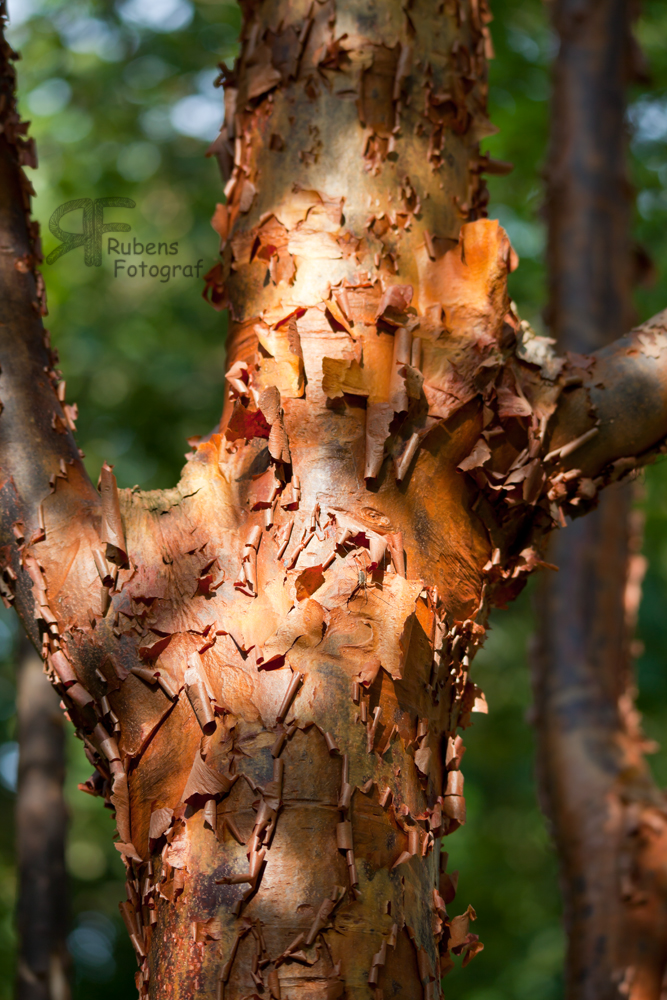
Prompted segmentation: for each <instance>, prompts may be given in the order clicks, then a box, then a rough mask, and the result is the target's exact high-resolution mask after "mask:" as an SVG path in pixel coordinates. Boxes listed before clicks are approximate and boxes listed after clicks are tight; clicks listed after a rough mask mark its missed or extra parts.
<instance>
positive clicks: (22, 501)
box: [0, 3, 100, 640]
mask: <svg viewBox="0 0 667 1000" xmlns="http://www.w3.org/2000/svg"><path fill="white" fill-rule="evenodd" d="M5 18H6V12H5V5H4V3H3V4H1V5H0V22H1V26H2V27H3V28H4V22H5ZM14 57H15V56H14V53H13V52H12V50H11V48H10V46H9V45H8V44H7V42H6V41H5V40H4V37H3V38H2V40H1V41H0V404H1V406H2V411H1V412H2V419H1V420H0V457H1V467H2V484H1V487H0V545H4V546H7V545H10V544H11V543H13V542H14V541H15V540H16V538H18V537H22V538H23V539H25V540H29V539H31V538H33V537H36V536H38V535H39V534H40V532H41V531H42V529H43V527H44V522H43V510H42V506H41V505H42V502H43V501H44V500H45V499H46V498H47V497H48V496H49V494H51V493H53V491H54V489H55V484H56V479H60V480H65V479H67V477H69V476H71V477H72V482H73V483H76V487H75V489H74V490H69V491H67V498H66V500H65V497H64V496H63V491H60V495H59V497H58V499H57V500H56V501H55V502H52V503H51V510H52V514H53V517H54V519H55V520H61V521H62V519H63V518H64V519H65V520H67V521H68V523H71V519H72V518H81V519H83V520H84V521H86V520H88V519H89V517H90V515H91V514H92V513H94V511H95V510H96V508H98V507H99V505H100V497H99V494H98V493H97V491H96V490H95V488H94V487H93V485H92V483H91V482H90V480H89V479H88V477H87V475H86V472H85V470H84V467H83V463H82V462H81V457H80V455H79V451H78V448H77V446H76V443H75V441H74V437H73V434H72V430H73V428H74V415H75V410H73V409H72V408H71V407H68V406H67V405H66V404H65V399H64V388H65V384H64V382H62V381H61V376H60V373H59V372H58V371H57V370H56V369H55V364H56V363H57V357H56V355H55V353H54V352H53V351H52V350H51V349H50V346H49V337H48V332H47V331H45V329H44V326H43V322H42V317H43V316H44V315H46V300H45V292H44V283H43V280H42V277H41V274H40V273H39V272H38V271H37V265H38V264H39V263H40V261H41V252H40V240H39V226H38V224H37V223H36V222H33V221H32V220H31V219H30V196H31V193H33V192H32V185H31V184H30V181H29V180H28V178H27V177H26V175H25V173H24V171H23V167H24V166H26V165H29V166H36V153H35V148H34V143H33V141H32V140H31V139H28V138H26V132H27V125H26V123H24V122H21V120H20V117H19V114H18V111H17V106H16V96H15V83H16V80H15V72H14V66H13V59H14ZM14 525H16V526H17V527H16V528H14V527H13V526H14ZM12 549H13V551H14V557H13V570H14V573H15V574H17V577H18V581H17V592H18V594H19V595H20V596H19V601H18V605H17V607H18V609H19V611H20V612H21V614H22V616H23V617H24V619H25V620H26V621H28V622H31V624H30V625H29V628H30V632H31V635H32V637H33V640H36V638H37V632H36V629H35V624H34V620H32V599H31V597H30V596H29V594H30V580H29V578H27V575H26V574H20V573H19V569H20V566H19V561H18V553H17V552H16V548H15V546H12ZM11 583H12V581H11V580H8V579H5V584H6V587H5V591H10V592H11V590H12V586H11ZM5 596H6V597H7V596H9V599H11V593H9V595H8V594H7V593H6V594H5Z"/></svg>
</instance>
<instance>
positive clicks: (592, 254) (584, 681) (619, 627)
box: [533, 0, 667, 1000]
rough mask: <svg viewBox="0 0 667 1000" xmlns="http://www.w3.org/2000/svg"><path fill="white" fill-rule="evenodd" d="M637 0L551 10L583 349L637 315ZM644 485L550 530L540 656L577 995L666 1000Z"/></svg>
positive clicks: (561, 329) (570, 258) (566, 333)
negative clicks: (630, 173) (645, 685)
mask: <svg viewBox="0 0 667 1000" xmlns="http://www.w3.org/2000/svg"><path fill="white" fill-rule="evenodd" d="M632 8H633V5H632V4H631V3H629V2H628V0H605V2H602V3H588V4H583V5H582V4H580V3H577V4H572V3H571V2H570V0H559V2H558V3H556V4H555V5H554V8H553V19H554V26H555V28H556V30H557V31H558V33H559V37H560V46H559V50H558V56H557V59H556V63H555V72H554V98H553V106H552V117H551V121H552V132H551V146H550V159H549V168H548V171H547V220H548V226H549V240H548V259H549V268H550V272H549V273H550V293H551V294H550V306H549V318H550V321H551V332H552V333H553V334H554V336H555V337H556V340H557V345H558V347H559V348H560V349H561V350H563V351H565V350H567V351H572V352H576V353H579V354H585V353H586V352H588V351H591V350H594V349H595V348H596V347H599V346H601V345H602V344H604V343H609V342H610V341H612V340H613V339H614V338H615V337H617V336H619V335H620V334H621V333H622V332H623V330H624V329H625V328H626V325H627V323H628V320H629V318H630V316H631V315H632V299H631V277H632V259H631V246H632V245H631V239H630V184H629V180H628V177H627V166H626V146H627V136H626V123H625V111H626V87H627V84H628V82H629V80H630V79H631V77H632V76H633V75H635V76H636V75H637V69H638V67H637V49H636V46H635V43H634V41H633V39H632V34H631V27H630V21H631V16H632V13H633V9H632ZM631 504H632V492H631V487H630V485H627V486H624V487H616V488H615V489H614V490H613V491H610V492H609V493H607V494H606V495H604V496H603V497H602V498H601V501H600V506H599V509H598V510H597V511H595V512H594V513H593V514H592V516H591V517H590V518H587V519H586V520H583V521H578V522H575V523H574V524H572V525H571V526H569V527H568V529H567V530H566V531H564V532H558V533H556V534H555V536H554V537H553V538H552V540H551V543H550V547H549V561H550V562H553V563H555V564H556V565H557V566H558V567H559V572H558V573H557V574H545V575H544V576H543V577H542V580H541V581H540V587H539V591H538V610H539V615H540V617H539V635H538V636H537V643H536V648H535V655H534V657H533V671H534V674H533V679H534V689H535V716H534V718H535V724H536V737H537V746H538V776H539V781H540V798H541V802H542V806H543V808H544V811H545V813H546V815H547V817H548V819H549V821H550V825H551V828H552V831H553V835H554V839H555V842H556V846H557V849H558V853H559V860H560V871H561V888H562V894H563V903H564V915H565V927H566V931H567V937H568V954H567V961H566V995H567V996H568V997H570V998H573V1000H574V998H577V1000H583V998H595V1000H601V998H605V997H609V998H611V997H620V996H625V997H631V998H633V1000H639V998H641V1000H649V998H650V1000H659V997H660V996H661V991H662V982H663V977H664V972H665V965H666V963H667V921H666V920H665V910H666V907H665V904H666V902H667V899H666V896H665V890H666V886H665V884H664V878H663V877H662V874H661V872H662V869H664V866H665V862H666V861H667V855H666V854H665V851H667V836H666V833H667V826H666V823H667V811H666V803H665V798H664V796H663V794H662V793H661V792H660V791H659V789H658V788H657V787H656V786H655V785H654V783H653V782H652V780H651V778H650V774H649V770H648V767H647V765H646V762H645V760H644V753H645V751H646V749H647V743H646V740H645V738H644V736H643V734H642V732H641V726H640V721H639V716H638V714H637V711H636V709H635V707H634V694H635V690H634V683H635V682H634V672H633V669H632V667H633V665H632V654H631V647H632V638H633V634H634V629H635V624H636V612H637V607H638V603H639V592H640V587H641V576H642V574H643V559H642V557H641V555H640V554H639V548H640V546H641V528H640V527H639V525H638V523H637V515H633V514H632V513H631Z"/></svg>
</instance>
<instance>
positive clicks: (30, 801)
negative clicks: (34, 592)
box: [16, 639, 69, 1000]
mask: <svg viewBox="0 0 667 1000" xmlns="http://www.w3.org/2000/svg"><path fill="white" fill-rule="evenodd" d="M17 702H18V704H17V710H18V739H19V747H20V759H19V776H18V790H17V798H16V853H17V862H18V873H19V886H18V907H17V929H18V937H19V945H18V968H17V975H16V997H17V1000H67V998H68V997H69V987H68V983H67V973H66V970H67V966H68V956H67V945H66V943H65V939H66V934H67V923H68V912H67V875H66V872H65V837H66V833H67V810H66V807H65V801H64V798H63V784H64V780H65V733H64V722H63V718H62V712H61V710H60V708H59V706H58V696H57V694H56V692H55V691H54V689H53V687H52V686H51V685H50V684H49V683H48V681H47V679H46V677H45V676H44V670H43V666H42V661H41V659H40V657H39V656H38V655H37V653H36V652H35V650H34V649H33V648H32V646H31V645H30V643H29V642H28V640H27V639H24V641H23V643H22V649H21V657H20V663H19V671H18V699H17Z"/></svg>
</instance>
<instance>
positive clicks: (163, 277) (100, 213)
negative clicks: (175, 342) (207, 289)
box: [46, 197, 204, 284]
mask: <svg viewBox="0 0 667 1000" xmlns="http://www.w3.org/2000/svg"><path fill="white" fill-rule="evenodd" d="M105 208H136V202H135V201H133V199H132V198H116V197H109V198H74V199H73V200H72V201H66V202H65V203H64V204H63V205H59V206H58V208H57V209H56V210H55V212H54V213H53V215H52V216H51V218H50V219H49V229H50V230H51V232H52V233H53V235H54V236H55V237H56V239H57V240H59V241H60V242H59V244H58V246H57V247H56V248H55V250H52V251H51V253H50V254H49V255H48V257H47V258H46V262H47V264H55V262H56V261H57V260H60V258H61V257H64V255H65V254H66V253H69V252H70V250H76V249H77V248H78V247H83V260H84V263H85V265H86V267H100V266H101V264H102V262H103V260H104V258H111V260H113V276H114V278H130V279H132V278H136V277H139V276H140V277H142V278H145V277H149V278H158V277H159V279H160V282H161V283H162V284H165V283H166V282H168V281H169V280H170V279H171V278H177V277H179V278H180V277H183V278H199V272H200V271H201V270H202V268H203V266H204V261H203V260H202V259H201V258H200V259H199V260H198V261H197V263H196V264H195V263H192V264H175V263H171V262H170V263H167V262H165V263H162V262H161V261H160V262H159V263H156V262H155V259H154V258H155V257H158V258H160V257H162V256H165V257H172V256H176V255H177V254H178V252H179V248H178V241H177V240H174V241H172V242H171V243H164V242H160V241H156V242H152V243H151V242H146V243H143V242H140V241H139V240H137V238H136V236H134V237H133V238H132V241H131V242H128V243H121V242H120V241H119V240H117V239H114V238H113V237H111V236H109V237H108V238H107V245H106V248H105V247H103V240H102V237H103V236H104V235H105V234H106V233H129V232H130V230H131V229H132V226H131V225H130V224H129V223H128V222H105V221H104V209H105ZM79 210H81V211H82V218H83V222H82V228H81V231H80V232H76V233H75V232H71V231H70V230H68V229H63V228H62V226H61V225H60V222H61V219H63V218H64V217H65V216H66V215H69V214H70V212H77V211H79ZM105 249H106V253H104V250H105ZM144 255H145V256H147V257H148V258H152V259H149V260H148V261H146V260H143V259H142V258H143V256H144Z"/></svg>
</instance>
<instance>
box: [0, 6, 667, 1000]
mask: <svg viewBox="0 0 667 1000" xmlns="http://www.w3.org/2000/svg"><path fill="white" fill-rule="evenodd" d="M244 13H245V22H244V28H243V35H242V52H241V56H240V58H239V60H238V63H237V65H236V66H235V67H234V69H233V70H227V69H223V73H222V76H223V81H224V84H225V87H226V114H227V119H226V123H225V127H224V129H223V132H222V133H221V135H220V137H219V139H218V140H216V142H215V143H214V144H213V147H212V149H211V152H212V154H214V155H216V156H217V157H218V159H219V161H220V164H221V168H222V169H223V171H224V172H225V176H226V177H227V178H228V179H227V181H226V189H225V192H226V197H227V202H226V204H225V205H220V206H218V208H217V209H216V212H215V215H214V220H213V221H214V225H215V227H216V229H217V231H218V232H219V233H220V236H221V240H222V243H221V260H220V262H219V263H218V264H216V266H215V267H214V268H212V270H211V271H210V272H209V274H208V276H207V289H206V294H207V295H208V297H209V298H210V300H211V302H212V303H213V304H214V305H215V306H216V307H218V308H224V307H228V308H229V310H230V338H229V345H228V346H229V368H228V374H227V384H226V390H225V391H226V399H225V406H224V412H223V417H222V421H221V423H220V426H219V427H218V428H217V429H216V430H215V431H214V432H213V433H211V434H210V435H208V436H207V437H205V438H202V439H201V440H199V441H198V442H195V444H194V445H193V451H192V453H191V454H190V455H189V456H188V462H187V465H186V467H185V469H184V471H183V475H182V478H181V481H180V483H179V485H178V486H177V487H175V488H174V489H173V490H166V491H161V492H150V493H142V492H139V491H128V490H117V488H116V485H115V480H114V478H113V473H112V471H111V470H110V469H107V468H105V469H103V473H102V476H101V481H100V488H101V493H98V492H97V491H96V490H95V489H94V488H93V487H92V486H91V484H90V483H89V482H88V481H87V479H86V478H85V475H84V473H83V469H82V467H81V464H80V461H79V459H78V457H77V455H76V452H75V446H74V444H73V439H72V438H71V436H70V432H69V429H68V428H64V427H61V426H60V425H58V424H57V421H54V420H53V419H52V414H53V413H54V412H55V413H60V412H61V410H60V407H61V403H60V401H59V398H62V396H63V394H62V393H61V396H60V397H59V396H58V395H57V393H56V391H55V388H54V385H55V384H58V376H57V375H55V374H54V375H52V374H50V373H51V371H52V367H51V366H52V362H51V361H50V359H49V357H48V355H45V352H46V348H44V346H43V340H42V333H41V327H40V326H39V319H38V317H37V319H36V321H35V323H34V324H32V323H28V322H27V319H26V320H25V321H23V322H21V321H20V316H19V317H18V319H17V320H16V326H15V328H14V331H13V334H12V336H9V335H8V334H9V333H10V331H9V330H8V325H7V326H0V366H1V368H2V375H0V399H2V401H3V403H5V410H4V411H3V413H2V415H0V462H1V463H2V466H3V469H4V471H5V480H4V485H3V486H2V489H0V511H1V512H2V518H1V519H0V523H1V525H2V543H3V545H4V548H3V549H2V551H3V554H4V557H3V558H4V561H3V566H4V570H3V574H4V577H3V578H4V580H5V591H4V593H5V599H6V600H7V601H8V602H10V603H14V605H15V606H16V608H17V610H18V612H19V614H20V615H21V617H22V618H23V620H24V622H26V624H27V627H28V628H29V629H30V630H31V634H32V635H33V636H34V637H35V639H36V640H37V642H38V643H39V645H40V648H41V649H42V652H43V655H44V658H45V661H46V668H47V672H48V673H49V676H50V677H51V679H52V681H53V683H54V684H55V685H56V687H57V688H58V690H59V692H60V694H61V697H62V699H63V704H64V706H65V709H66V712H67V714H68V716H69V717H70V718H71V719H72V721H73V722H74V724H75V725H76V727H77V731H78V733H79V735H80V737H81V739H82V740H83V741H84V744H85V749H86V753H87V755H88V757H89V759H90V761H91V764H92V765H93V766H94V768H95V771H94V774H93V776H92V778H91V779H90V780H89V782H88V783H87V790H88V791H90V792H91V793H93V794H100V795H102V796H103V797H104V798H105V799H106V800H107V802H109V803H110V804H111V805H112V806H113V808H114V810H115V813H116V823H117V828H118V837H119V839H118V842H117V845H116V846H117V848H118V850H119V852H120V854H121V855H122V857H123V859H124V861H125V864H126V866H127V873H128V878H127V892H128V899H127V901H126V902H125V903H123V904H122V908H121V909H122V913H123V917H124V919H125V922H126V924H127V928H128V932H129V934H130V937H131V939H132V942H133V944H134V947H135V949H136V952H137V956H138V963H139V971H138V973H137V986H138V989H139V992H140V995H141V996H149V997H151V998H154V1000H157V998H158V997H160V1000H164V998H165V997H180V998H186V997H192V996H206V997H211V998H213V997H216V998H218V1000H222V998H223V997H224V998H226V1000H241V998H242V997H248V996H254V995H262V996H270V997H272V998H273V1000H278V998H281V997H282V998H288V1000H295V998H297V997H303V998H305V997H313V998H314V997H322V998H327V1000H336V998H343V997H348V998H350V1000H352V998H362V997H363V998H366V997H369V996H370V997H374V998H375V1000H379V998H381V997H382V996H385V995H387V996H392V997H404V998H410V1000H413V998H414V997H418V996H423V997H425V998H435V997H438V996H439V995H440V978H441V976H442V975H443V974H444V973H446V972H447V971H448V969H449V968H450V967H451V964H452V959H451V954H452V953H454V954H458V955H463V961H464V963H466V962H468V961H469V960H470V959H471V958H472V957H473V956H474V955H475V954H476V953H478V952H479V951H480V950H481V947H482V945H481V943H480V942H479V940H478V939H477V936H476V935H475V934H474V933H473V932H472V931H471V921H472V920H474V918H475V913H474V910H473V909H472V907H468V909H467V910H466V911H465V912H464V913H463V914H460V915H459V916H456V917H454V918H452V919H450V918H449V916H448V913H447V906H449V905H450V903H451V902H452V900H453V898H454V894H455V891H456V880H455V877H454V876H453V875H450V874H448V873H447V872H446V854H445V853H444V851H443V849H442V838H443V837H444V836H445V835H447V834H449V833H452V832H453V831H454V830H456V829H457V828H458V827H459V826H460V825H461V824H462V823H464V822H465V799H464V795H463V775H462V773H461V768H460V765H461V759H462V756H463V752H464V746H463V740H462V737H461V736H460V734H459V732H458V730H459V729H463V730H464V729H465V728H466V727H467V726H469V725H470V722H471V715H472V713H473V712H475V711H486V702H485V700H484V696H483V694H482V692H481V691H480V690H479V689H478V688H477V687H476V685H475V684H474V682H473V680H472V679H471V677H470V666H471V661H472V658H473V657H474V654H475V651H476V650H477V648H478V647H479V646H480V644H481V643H482V642H483V639H484V636H485V622H486V617H487V613H488V609H489V607H490V606H491V605H493V604H502V603H504V602H505V601H507V600H508V599H511V598H512V597H513V596H514V595H515V594H516V593H517V592H518V591H519V590H520V589H521V587H522V586H523V584H524V582H525V579H526V577H527V575H528V574H529V573H530V572H532V571H533V570H534V569H535V568H537V567H538V566H539V565H541V563H542V559H541V555H540V552H541V545H542V543H543V541H544V539H545V538H546V535H547V534H548V533H549V531H550V530H551V529H552V527H553V526H554V525H555V524H558V523H560V522H561V521H562V519H563V517H564V512H568V513H583V512H584V510H585V509H587V508H588V507H590V506H592V505H593V504H594V501H595V497H596V495H597V492H598V490H599V489H600V488H601V487H602V486H604V485H605V484H606V483H607V482H608V481H611V480H613V479H617V478H619V477H621V476H622V475H624V474H627V472H628V471H629V470H630V469H631V468H633V467H634V466H635V465H636V464H637V463H638V462H641V461H649V460H650V459H651V457H652V456H653V455H654V454H655V453H656V452H657V451H658V450H659V449H660V448H661V447H662V442H663V439H664V435H665V433H666V432H667V394H666V393H665V392H664V389H663V386H662V381H661V380H662V378H663V373H666V374H667V351H665V349H664V347H665V345H667V336H665V334H664V328H665V322H664V317H658V318H657V319H656V320H655V322H654V325H653V326H652V327H645V328H642V329H640V330H639V331H635V332H633V333H632V334H631V335H630V336H629V337H628V338H626V339H625V340H622V341H620V342H619V343H617V344H616V345H615V347H614V348H613V349H611V350H608V351H606V352H604V351H603V352H600V353H599V354H598V355H597V356H593V357H591V358H587V359H576V360H574V361H573V360H569V361H568V360H566V359H561V358H558V357H556V356H555V355H554V354H553V353H552V352H551V350H550V347H549V344H548V343H545V342H544V341H541V340H540V339H539V338H536V337H535V336H534V335H533V334H532V332H531V331H530V329H529V328H528V327H527V325H526V324H522V323H521V321H520V320H519V319H518V317H517V316H516V314H515V313H514V311H513V309H512V307H511V305H510V302H509V298H508V295H507V288H506V278H507V274H508V271H509V270H511V269H512V268H514V267H516V266H517V263H518V261H517V258H516V255H515V254H514V252H513V251H512V249H511V247H510V244H509V240H508V239H507V236H506V235H505V233H504V232H503V230H502V229H501V228H500V226H499V225H498V223H496V222H491V221H488V220H486V219H484V218H482V216H483V210H484V205H485V200H486V198H485V192H484V188H483V185H482V183H481V179H480V172H481V170H482V169H483V168H484V167H488V166H489V164H488V162H487V159H486V158H481V157H480V156H479V151H478V142H479V139H480V137H481V136H483V135H484V134H488V132H489V129H490V127H491V126H490V125H489V123H488V120H487V118H486V113H485V103H486V83H485V72H486V57H487V56H488V54H489V51H490V40H489V36H488V27H487V24H488V21H489V15H488V12H487V11H486V8H485V6H484V4H483V3H476V4H472V5H470V6H468V5H467V4H464V5H458V4H456V3H442V4H433V3H431V2H430V0H428V2H427V0H417V2H414V3H412V4H411V5H410V7H409V9H407V10H406V9H404V7H403V6H402V5H401V4H400V3H398V2H386V0H385V2H383V3H382V4H374V3H372V4H371V5H370V6H369V4H368V2H364V3H361V2H360V0H359V2H358V0H345V2H339V3H338V4H334V3H333V2H332V0H327V2H325V3H320V2H319V0H317V2H315V3H314V4H310V3H305V2H303V3H301V2H297V3H295V2H293V0H292V2H290V3H289V4H288V3H287V0H267V2H264V3H259V2H258V3H252V2H247V3H245V4H244ZM9 107H10V108H11V105H10V106H9ZM4 114H5V115H6V114H7V111H6V110H5V112H4ZM5 134H6V131H5ZM0 152H2V153H3V155H4V157H5V160H4V164H5V165H4V169H5V170H6V171H7V173H8V175H10V176H11V177H14V178H18V177H20V176H21V175H20V173H19V172H18V170H17V153H16V146H12V145H10V144H7V143H6V144H5V147H4V148H3V150H2V151H0ZM18 183H19V181H18V180H17V181H16V184H17V185H18ZM4 197H5V198H7V197H8V196H7V195H4ZM6 210H8V209H6ZM21 218H23V216H21ZM16 234H17V235H16V236H15V237H14V239H15V242H14V243H11V242H10V244H9V246H10V252H9V253H8V254H7V255H6V257H7V259H8V260H9V261H10V262H11V261H12V260H15V259H17V258H18V257H19V256H20V255H21V254H22V253H23V252H24V251H23V249H22V247H23V246H24V244H25V243H26V241H27V240H28V235H27V233H26V230H25V223H24V228H23V229H20V226H18V225H17V229H16ZM21 241H23V242H21ZM3 266H5V265H3ZM9 266H10V265H9V264H7V265H6V267H5V272H0V282H3V298H5V297H6V296H9V295H10V292H9V289H13V288H16V289H17V291H16V292H15V293H14V292H11V294H13V295H15V296H16V301H17V306H16V308H17V309H18V304H19V303H23V308H24V311H25V314H26V316H27V317H29V318H30V319H32V315H33V313H32V311H31V307H29V304H30V302H31V301H32V299H33V298H34V287H35V286H34V276H33V274H32V271H31V270H30V268H28V269H27V270H26V271H25V272H20V273H19V279H18V281H17V280H16V277H15V275H14V274H13V273H12V274H11V279H12V281H11V282H9V280H8V275H9ZM5 301H6V299H5ZM12 301H13V300H12ZM2 309H3V315H2V320H3V322H5V321H6V320H7V318H8V317H9V315H10V311H9V310H8V309H7V308H6V306H5V304H4V301H3V304H2ZM36 315H37V314H36V313H35V316H36ZM17 344H18V346H17ZM23 345H25V347H24V346H23ZM22 351H23V352H24V353H23V354H22V353H21V352H22ZM40 352H41V354H40ZM17 357H18V358H19V359H22V358H24V357H25V362H24V367H20V366H19V368H18V370H15V369H14V368H13V367H12V365H13V364H14V359H15V358H17ZM45 357H46V360H45V361H44V360H43V359H44V358H45ZM44 364H46V366H47V371H46V372H45V371H44ZM31 365H32V367H30V366H31ZM6 399H8V400H10V401H12V400H16V401H17V402H15V403H13V404H12V405H11V406H8V405H7V403H6V401H5V400H6ZM639 401H642V402H643V405H644V407H645V409H642V407H641V406H640V405H639ZM625 404H630V406H629V409H628V414H629V416H628V420H627V421H624V422H623V425H622V426H619V425H618V424H614V423H609V418H610V416H611V415H612V414H613V415H617V414H618V412H619V409H620V408H621V407H622V406H623V405H625ZM635 404H636V405H635ZM19 405H23V406H30V407H31V408H32V409H33V410H34V411H35V413H36V414H37V419H39V420H43V426H41V428H40V432H39V435H38V437H37V439H36V442H35V448H36V449H37V450H38V452H39V457H40V463H41V465H40V466H39V467H40V468H43V469H44V473H43V474H42V479H39V477H38V478H37V479H35V477H34V475H33V478H32V479H31V480H29V481H28V480H27V478H26V475H25V473H24V470H23V469H22V466H21V464H20V461H19V459H20V453H18V457H17V450H16V446H15V442H16V441H19V440H21V439H22V436H23V434H24V429H23V418H22V416H21V414H20V412H19V411H18V408H19ZM645 414H646V418H645V419H644V416H645ZM63 419H65V417H63ZM27 433H29V431H26V434H27ZM63 452H64V453H65V454H62V453H63ZM61 458H62V462H61ZM49 480H50V481H49Z"/></svg>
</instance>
